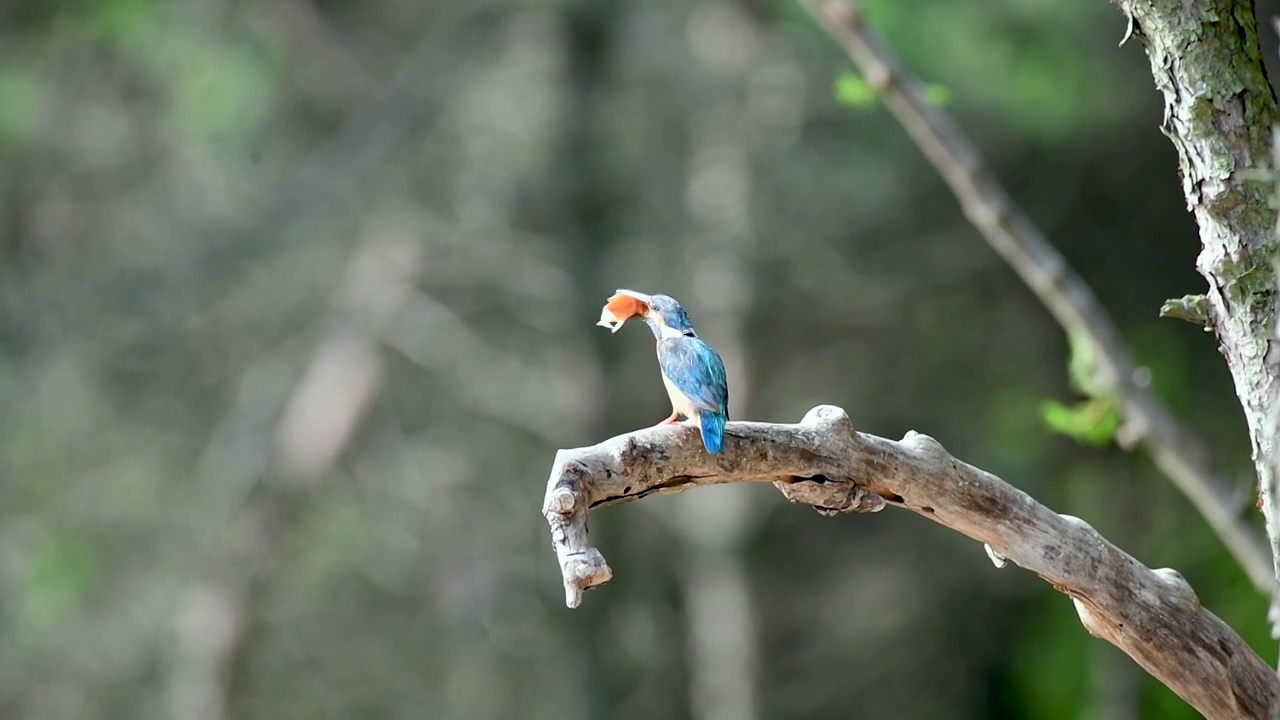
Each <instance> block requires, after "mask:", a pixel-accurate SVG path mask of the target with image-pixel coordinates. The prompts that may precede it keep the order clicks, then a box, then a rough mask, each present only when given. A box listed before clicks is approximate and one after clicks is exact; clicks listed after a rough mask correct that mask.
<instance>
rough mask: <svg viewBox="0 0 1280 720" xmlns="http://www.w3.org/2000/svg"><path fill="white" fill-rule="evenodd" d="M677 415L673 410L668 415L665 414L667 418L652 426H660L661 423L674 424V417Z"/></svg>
mask: <svg viewBox="0 0 1280 720" xmlns="http://www.w3.org/2000/svg"><path fill="white" fill-rule="evenodd" d="M678 416H679V413H675V412H673V413H671V414H670V415H669V416H667V419H666V420H663V421H662V422H660V423H658V424H657V425H654V427H660V426H662V425H675V424H676V417H678Z"/></svg>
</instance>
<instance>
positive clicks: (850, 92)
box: [834, 72, 876, 108]
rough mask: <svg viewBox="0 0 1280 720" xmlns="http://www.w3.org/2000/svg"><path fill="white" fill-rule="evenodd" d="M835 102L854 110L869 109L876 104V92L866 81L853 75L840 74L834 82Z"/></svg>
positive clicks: (847, 73)
mask: <svg viewBox="0 0 1280 720" xmlns="http://www.w3.org/2000/svg"><path fill="white" fill-rule="evenodd" d="M834 93H835V97H836V102H838V103H840V104H841V105H848V106H849V107H856V108H869V107H871V106H873V105H875V104H876V91H875V90H873V89H872V88H871V86H870V85H868V84H867V81H866V80H863V79H862V78H860V77H858V76H857V75H854V74H853V73H849V72H846V73H841V74H840V75H839V76H838V77H837V78H836V81H835V88H834Z"/></svg>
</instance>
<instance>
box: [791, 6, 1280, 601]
mask: <svg viewBox="0 0 1280 720" xmlns="http://www.w3.org/2000/svg"><path fill="white" fill-rule="evenodd" d="M800 3H801V4H802V5H803V6H804V7H805V9H806V10H808V11H809V12H810V13H811V14H812V15H813V17H814V18H815V19H816V20H817V21H818V23H819V24H820V25H822V26H823V27H824V28H825V29H826V30H827V32H828V33H829V34H830V35H831V36H832V37H833V38H834V39H835V40H836V41H837V42H839V43H840V45H841V47H843V48H844V50H845V52H846V53H847V54H848V56H849V59H850V60H852V61H853V63H854V65H856V66H857V67H858V69H859V71H860V72H861V73H862V75H863V77H864V78H865V79H866V81H867V83H868V84H869V85H871V86H872V87H873V88H875V89H876V90H877V92H878V93H879V94H880V97H881V98H882V99H883V100H884V103H885V105H886V106H887V107H888V108H889V110H890V112H892V113H893V115H894V117H896V118H897V119H898V122H899V123H901V125H902V127H903V129H905V130H906V131H907V133H908V134H909V135H910V136H911V138H912V139H913V140H915V142H916V144H917V145H918V146H919V147H920V149H921V151H922V152H924V154H925V156H926V157H928V158H929V161H930V162H931V163H933V166H934V168H936V169H937V171H938V173H939V174H941V175H942V178H943V179H944V180H945V181H946V183H947V185H949V186H950V187H951V190H952V192H953V193H955V196H956V198H957V199H958V200H959V201H960V205H961V208H962V209H963V211H964V214H965V217H967V218H968V219H969V221H970V222H971V223H973V225H974V227H976V228H977V229H978V231H979V232H981V233H982V235H983V237H985V238H986V240H987V242H988V243H990V245H991V247H992V248H994V249H995V251H996V252H997V253H999V254H1000V255H1001V256H1002V257H1003V258H1004V259H1005V261H1006V262H1008V263H1009V265H1010V266H1011V267H1012V268H1013V269H1014V271H1015V272H1017V273H1018V275H1019V276H1020V277H1021V278H1022V279H1023V281H1025V282H1026V283H1027V285H1028V286H1030V287H1031V289H1032V291H1034V292H1035V294H1036V296H1037V297H1039V298H1040V301H1041V302H1042V303H1044V305H1045V307H1047V308H1048V309H1049V312H1050V313H1052V314H1053V316H1054V318H1056V319H1057V321H1058V322H1059V324H1061V325H1062V327H1063V328H1064V329H1065V330H1066V332H1067V334H1068V335H1069V336H1071V337H1073V338H1074V339H1077V340H1081V341H1084V342H1086V343H1087V344H1088V346H1089V347H1090V348H1091V349H1092V350H1093V358H1094V373H1095V380H1096V382H1097V385H1098V387H1099V388H1101V389H1102V391H1103V392H1105V393H1106V394H1107V395H1109V396H1110V397H1111V398H1113V399H1114V401H1115V402H1116V404H1117V405H1118V406H1119V409H1120V411H1121V413H1122V414H1123V416H1124V418H1125V422H1126V428H1125V432H1126V433H1127V434H1128V435H1129V436H1130V437H1134V438H1137V439H1138V440H1139V442H1140V443H1141V444H1142V446H1143V447H1145V448H1146V450H1147V452H1149V453H1150V454H1151V457H1152V459H1153V460H1154V461H1155V463H1156V465H1157V466H1158V467H1159V468H1160V470H1161V471H1163V472H1164V473H1165V474H1166V475H1167V476H1168V477H1169V479H1170V480H1172V481H1173V484H1174V485H1176V486H1177V487H1178V489H1179V490H1181V491H1182V492H1183V494H1184V495H1186V496H1187V498H1188V499H1189V500H1190V501H1191V504H1192V505H1193V506H1195V508H1196V510H1198V511H1199V512H1200V514H1201V515H1203V516H1204V518H1205V520H1206V521H1207V522H1208V523H1209V526H1210V527H1211V528H1213V530H1214V532H1216V533H1217V534H1218V537H1219V538H1221V539H1222V542H1223V544H1224V545H1225V546H1226V547H1227V549H1228V550H1229V551H1230V552H1231V554H1232V555H1234V556H1235V558H1236V560H1237V561H1238V562H1239V563H1240V565H1241V566H1242V567H1243V568H1244V571H1245V573H1246V574H1247V575H1248V576H1249V579H1250V580H1251V581H1252V582H1253V584H1254V586H1255V587H1256V588H1257V589H1258V590H1259V591H1260V592H1262V593H1265V594H1266V595H1268V596H1270V595H1271V594H1272V589H1273V587H1274V585H1275V582H1276V581H1275V577H1274V576H1273V574H1272V567H1271V559H1270V557H1269V553H1268V552H1267V548H1266V547H1265V545H1264V544H1263V543H1262V539H1261V538H1260V537H1259V535H1258V533H1257V532H1256V531H1255V530H1254V529H1253V528H1252V527H1251V526H1250V525H1249V524H1248V523H1247V522H1246V521H1245V518H1244V517H1243V515H1242V513H1241V503H1239V502H1237V501H1235V500H1233V498H1234V497H1236V495H1237V493H1234V492H1233V491H1232V486H1231V484H1230V483H1228V482H1227V481H1226V480H1224V479H1223V478H1222V477H1221V476H1220V475H1219V474H1218V473H1217V472H1216V471H1215V470H1214V469H1213V467H1212V465H1211V463H1210V460H1209V453H1208V449H1207V448H1206V446H1205V444H1204V443H1203V441H1201V440H1200V438H1198V437H1196V436H1195V435H1193V434H1192V433H1191V432H1190V431H1188V430H1187V429H1186V428H1185V427H1184V426H1183V425H1182V424H1181V423H1179V422H1178V420H1177V419H1176V418H1175V417H1174V416H1173V413H1172V412H1170V411H1169V409H1168V408H1167V407H1165V405H1164V404H1163V403H1162V402H1161V401H1160V400H1159V398H1157V397H1156V395H1155V394H1154V393H1153V392H1152V391H1151V389H1150V387H1148V384H1147V383H1145V382H1143V381H1142V379H1141V377H1140V373H1139V372H1138V366H1137V364H1136V363H1135V362H1134V360H1133V358H1132V356H1131V355H1130V354H1129V350H1128V348H1127V347H1126V346H1125V343H1124V341H1123V339H1122V338H1121V337H1120V333H1119V331H1117V329H1116V327H1115V323H1114V322H1113V321H1112V320H1111V317H1110V316H1109V315H1108V314H1107V311H1106V310H1105V309H1104V308H1103V306H1102V304H1101V303H1100V302H1099V301H1098V298H1097V296H1095V295H1094V294H1093V291H1092V290H1091V289H1090V288H1089V286H1088V285H1087V284H1086V283H1085V281H1084V280H1083V279H1082V278H1081V277H1080V276H1079V275H1078V274H1077V273H1076V272H1075V270H1073V269H1072V268H1071V266H1070V265H1068V264H1067V261H1066V259H1065V258H1063V256H1062V254H1061V253H1059V252H1058V250H1057V249H1056V248H1055V247H1054V246H1053V245H1052V244H1050V242H1049V241H1048V239H1046V238H1045V236H1044V234H1043V233H1041V232H1040V230H1039V229H1038V228H1036V226H1035V225H1034V224H1033V223H1032V222H1031V220H1030V219H1029V218H1028V217H1027V216H1026V215H1025V214H1024V213H1023V212H1022V210H1021V209H1019V208H1018V206H1017V205H1016V204H1015V203H1014V202H1013V200H1012V198H1010V196H1009V194H1008V193H1007V192H1006V191H1005V190H1004V188H1003V187H1001V185H1000V183H999V182H998V181H997V180H996V179H995V176H994V175H993V174H992V173H991V171H990V170H989V169H988V168H987V167H986V164H985V163H984V162H983V160H982V157H981V156H980V155H979V153H978V151H977V150H976V149H975V147H974V146H973V143H972V142H970V141H969V139H968V138H967V137H965V135H964V133H962V132H961V131H960V129H959V128H958V127H957V126H956V124H955V123H954V122H952V120H951V119H950V118H949V117H948V116H947V115H946V113H944V112H942V111H941V110H939V109H938V108H937V107H936V106H934V105H932V104H930V103H928V102H926V101H925V100H924V97H923V94H922V93H921V90H920V87H921V85H920V82H919V81H918V80H917V79H916V78H914V77H912V76H911V75H910V74H908V73H907V72H906V70H904V69H903V67H902V65H901V64H900V63H899V62H898V60H897V58H896V57H894V55H893V53H892V52H891V51H890V50H889V49H888V48H887V47H886V46H885V45H884V44H883V43H882V42H881V41H880V40H879V39H878V38H877V37H876V36H875V35H874V34H873V33H872V32H871V31H870V30H869V29H868V28H867V27H866V25H865V23H863V21H862V16H861V15H860V13H859V11H858V10H857V9H855V8H852V7H850V6H849V5H847V4H845V3H843V2H840V0H800Z"/></svg>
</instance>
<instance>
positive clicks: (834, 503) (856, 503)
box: [773, 475, 885, 517]
mask: <svg viewBox="0 0 1280 720" xmlns="http://www.w3.org/2000/svg"><path fill="white" fill-rule="evenodd" d="M773 486H774V487H776V488H778V491H779V492H781V493H782V496H783V497H785V498H786V499H787V500H790V501H791V502H793V503H798V504H802V505H812V506H813V509H814V510H816V511H818V514H819V515H822V516H824V517H831V516H834V515H840V514H842V513H855V512H863V513H868V512H880V511H881V510H883V509H884V508H885V499H884V498H883V497H880V495H878V494H876V493H875V492H872V491H871V490H868V489H866V488H862V487H858V486H857V485H855V484H854V483H853V481H852V480H849V479H847V478H840V479H832V478H829V477H826V476H824V475H817V476H814V477H808V478H802V477H792V478H788V479H786V480H775V481H774V483H773Z"/></svg>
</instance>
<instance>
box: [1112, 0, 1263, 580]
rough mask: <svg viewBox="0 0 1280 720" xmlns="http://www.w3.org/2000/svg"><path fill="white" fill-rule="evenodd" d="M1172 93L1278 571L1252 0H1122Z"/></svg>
mask: <svg viewBox="0 0 1280 720" xmlns="http://www.w3.org/2000/svg"><path fill="white" fill-rule="evenodd" d="M1117 5H1119V6H1120V8H1121V9H1122V10H1124V11H1125V13H1126V14H1128V16H1129V18H1130V22H1131V25H1132V30H1133V32H1132V36H1133V37H1134V38H1136V39H1137V40H1138V41H1139V42H1141V43H1142V45H1143V46H1144V47H1145V48H1146V52H1147V56H1148V57H1149V58H1150V60H1151V73H1152V76H1153V77H1154V78H1155V83H1156V88H1157V89H1159V90H1160V92H1161V94H1163V95H1164V102H1165V110H1164V121H1163V122H1162V123H1161V130H1162V131H1163V132H1164V134H1165V135H1167V136H1168V137H1169V139H1170V140H1172V141H1173V146H1174V148H1175V149H1176V150H1177V152H1178V166H1179V168H1180V171H1181V175H1182V192H1183V194H1184V195H1185V197H1186V201H1187V208H1188V209H1189V210H1190V211H1191V212H1192V214H1193V215H1194V216H1195V220H1196V224H1197V225H1198V226H1199V228H1200V242H1201V245H1202V250H1201V252H1200V255H1199V257H1198V258H1197V259H1196V269H1197V270H1198V271H1199V273H1200V274H1201V275H1202V276H1204V279H1205V280H1206V281H1207V282H1208V284H1209V288H1208V291H1207V292H1206V293H1205V299H1206V302H1205V306H1206V309H1207V310H1208V316H1209V321H1210V325H1211V327H1212V328H1213V330H1214V332H1215V333H1216V334H1217V337H1218V342H1219V346H1220V349H1221V351H1222V354H1223V356H1224V357H1226V360H1227V367H1228V368H1229V369H1230V370H1231V377H1232V379H1233V381H1234V382H1235V389H1236V394H1237V395H1238V396H1239V398H1240V403H1241V405H1242V406H1243V408H1244V414H1245V419H1246V421H1247V422H1248V425H1249V435H1250V440H1251V445H1252V451H1253V462H1254V466H1255V468H1256V470H1257V472H1258V479H1259V489H1260V491H1261V492H1262V496H1263V497H1262V499H1263V511H1264V513H1265V514H1266V517H1267V535H1268V537H1269V538H1270V540H1271V550H1272V557H1273V560H1274V562H1275V569H1276V571H1277V572H1278V573H1280V527H1278V526H1277V520H1278V519H1280V518H1277V510H1276V507H1277V505H1276V503H1277V502H1278V501H1280V498H1277V497H1275V495H1276V493H1275V490H1274V486H1275V481H1274V478H1273V477H1272V476H1273V474H1274V473H1273V470H1272V457H1273V455H1274V452H1275V437H1274V432H1273V430H1272V423H1271V419H1270V418H1271V413H1272V410H1271V408H1272V407H1273V405H1274V403H1275V400H1276V396H1277V390H1278V389H1280V386H1278V385H1277V378H1278V377H1280V350H1277V349H1275V348H1273V344H1274V339H1275V337H1276V278H1275V272H1274V270H1273V268H1272V260H1273V257H1274V253H1275V247H1276V212H1275V210H1274V209H1272V208H1271V207H1269V204H1268V196H1269V195H1270V192H1271V191H1270V188H1269V187H1267V186H1266V185H1265V184H1262V183H1259V182H1257V181H1256V180H1251V179H1249V177H1248V176H1249V173H1247V172H1241V171H1247V170H1252V169H1257V168H1259V167H1263V166H1266V165H1267V164H1268V161H1269V156H1270V152H1271V132H1272V125H1273V124H1274V123H1275V119H1276V102H1275V97H1274V95H1273V94H1272V92H1271V87H1270V85H1269V84H1268V83H1267V78H1266V75H1265V73H1264V71H1263V68H1262V51H1261V49H1260V47H1259V45H1258V26H1257V20H1256V18H1255V16H1254V9H1253V3H1252V2H1250V1H1249V0H1203V1H1201V2H1194V3H1191V2H1185V1H1184V0H1117Z"/></svg>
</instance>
